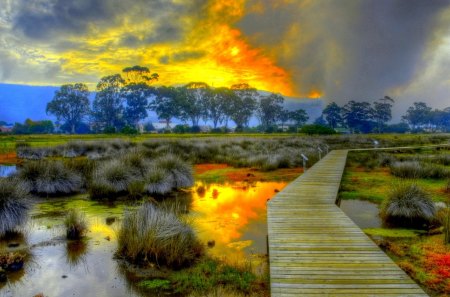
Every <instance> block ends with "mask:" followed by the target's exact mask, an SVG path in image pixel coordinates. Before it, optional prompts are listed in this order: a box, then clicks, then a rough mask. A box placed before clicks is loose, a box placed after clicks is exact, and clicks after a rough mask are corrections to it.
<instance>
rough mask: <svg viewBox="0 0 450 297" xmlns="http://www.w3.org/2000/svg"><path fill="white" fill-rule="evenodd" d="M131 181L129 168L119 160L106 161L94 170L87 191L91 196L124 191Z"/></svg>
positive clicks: (98, 196) (103, 196)
mask: <svg viewBox="0 0 450 297" xmlns="http://www.w3.org/2000/svg"><path fill="white" fill-rule="evenodd" d="M132 181H133V173H132V169H131V168H129V167H128V166H126V165H125V164H124V163H123V162H121V161H120V160H112V161H106V162H103V163H102V164H101V165H99V166H98V168H96V170H95V171H94V173H93V178H92V183H91V185H90V187H89V193H90V194H91V197H93V198H105V197H106V196H108V195H118V194H121V193H126V192H127V190H128V186H129V185H130V183H131V182H132Z"/></svg>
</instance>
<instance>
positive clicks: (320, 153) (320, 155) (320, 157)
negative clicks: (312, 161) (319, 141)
mask: <svg viewBox="0 0 450 297" xmlns="http://www.w3.org/2000/svg"><path fill="white" fill-rule="evenodd" d="M317 151H318V152H319V160H322V149H321V148H320V146H319V147H317Z"/></svg>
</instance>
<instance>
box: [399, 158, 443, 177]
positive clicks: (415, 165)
mask: <svg viewBox="0 0 450 297" xmlns="http://www.w3.org/2000/svg"><path fill="white" fill-rule="evenodd" d="M390 169H391V173H392V174H393V175H395V176H398V177H401V178H436V179H440V178H447V177H449V176H450V171H449V170H448V169H447V168H445V167H443V166H440V165H437V164H431V163H419V162H418V161H404V162H394V163H392V164H391V166H390Z"/></svg>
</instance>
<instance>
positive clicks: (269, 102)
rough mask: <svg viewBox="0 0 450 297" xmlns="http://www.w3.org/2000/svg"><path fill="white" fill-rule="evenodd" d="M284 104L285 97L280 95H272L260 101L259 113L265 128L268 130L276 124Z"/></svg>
mask: <svg viewBox="0 0 450 297" xmlns="http://www.w3.org/2000/svg"><path fill="white" fill-rule="evenodd" d="M283 103H284V98H283V96H281V95H278V94H270V95H268V96H265V97H262V98H261V99H260V101H259V104H258V108H257V113H258V117H259V119H260V121H261V125H262V126H263V128H265V129H267V128H268V127H269V126H272V125H273V124H275V122H276V120H277V119H278V117H279V115H280V113H281V111H282V110H283Z"/></svg>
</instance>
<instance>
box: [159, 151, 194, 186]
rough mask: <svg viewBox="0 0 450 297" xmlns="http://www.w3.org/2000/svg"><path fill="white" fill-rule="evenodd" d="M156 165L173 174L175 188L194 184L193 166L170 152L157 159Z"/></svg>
mask: <svg viewBox="0 0 450 297" xmlns="http://www.w3.org/2000/svg"><path fill="white" fill-rule="evenodd" d="M155 165H156V167H157V168H162V169H164V170H166V171H167V172H168V173H169V174H170V175H171V176H172V179H173V183H174V184H173V187H174V188H187V187H191V186H192V185H193V184H194V175H193V173H192V168H191V166H189V165H188V164H187V163H185V162H183V161H182V160H181V159H180V158H178V157H176V156H174V155H170V154H169V155H165V156H162V157H160V158H158V159H156V160H155Z"/></svg>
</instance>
